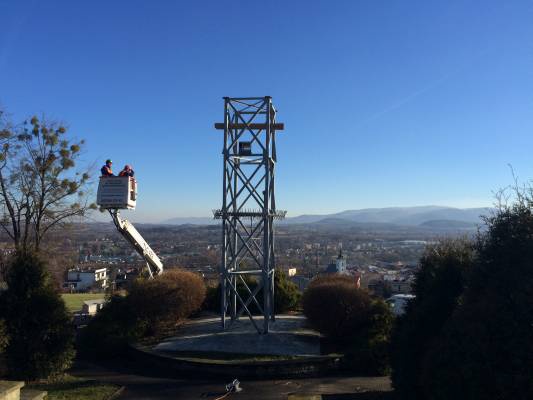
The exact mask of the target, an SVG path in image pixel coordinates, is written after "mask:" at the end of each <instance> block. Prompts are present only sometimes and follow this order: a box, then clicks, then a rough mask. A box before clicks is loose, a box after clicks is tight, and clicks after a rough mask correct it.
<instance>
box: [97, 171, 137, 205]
mask: <svg viewBox="0 0 533 400" xmlns="http://www.w3.org/2000/svg"><path fill="white" fill-rule="evenodd" d="M96 204H98V205H99V206H100V207H102V208H107V209H113V210H135V205H136V204H137V181H136V180H135V178H132V177H128V176H102V177H101V178H100V182H99V184H98V194H97V196H96Z"/></svg>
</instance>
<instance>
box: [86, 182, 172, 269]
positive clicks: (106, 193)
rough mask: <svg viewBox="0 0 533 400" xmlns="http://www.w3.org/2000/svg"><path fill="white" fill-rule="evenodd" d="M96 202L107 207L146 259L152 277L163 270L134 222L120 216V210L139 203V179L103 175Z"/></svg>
mask: <svg viewBox="0 0 533 400" xmlns="http://www.w3.org/2000/svg"><path fill="white" fill-rule="evenodd" d="M96 203H97V204H98V205H99V206H100V207H101V208H103V209H107V211H109V214H110V215H111V218H112V219H113V223H114V224H115V226H116V228H117V230H118V231H119V232H120V234H121V235H122V236H124V238H125V239H126V240H127V241H128V242H129V243H130V244H131V245H132V247H133V248H134V249H135V251H136V252H137V253H138V254H139V255H140V256H141V257H142V258H143V259H144V261H145V262H146V267H147V269H148V274H149V275H150V277H153V276H154V275H159V274H161V273H162V272H163V263H162V262H161V260H160V259H159V257H158V256H157V254H156V253H155V252H154V251H153V250H152V248H151V247H150V246H149V245H148V243H146V240H144V238H143V237H142V236H141V234H140V233H139V231H137V229H135V227H134V226H133V224H132V223H131V222H129V221H128V220H126V219H122V218H121V217H120V211H119V210H123V209H126V210H134V209H135V206H136V203H137V181H136V180H135V179H134V178H132V177H116V176H107V177H101V178H100V182H99V184H98V194H97V198H96Z"/></svg>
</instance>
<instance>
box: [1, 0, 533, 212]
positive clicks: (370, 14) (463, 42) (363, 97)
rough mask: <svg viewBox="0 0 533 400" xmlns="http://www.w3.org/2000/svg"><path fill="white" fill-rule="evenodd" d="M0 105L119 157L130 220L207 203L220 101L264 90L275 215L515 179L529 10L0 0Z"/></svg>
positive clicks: (526, 148)
mask: <svg viewBox="0 0 533 400" xmlns="http://www.w3.org/2000/svg"><path fill="white" fill-rule="evenodd" d="M0 26H1V29H0V104H1V105H2V106H3V107H4V108H6V109H7V110H8V111H9V112H10V113H11V114H12V115H13V117H14V118H15V119H19V120H20V119H22V118H23V117H25V116H27V115H31V114H34V113H38V114H40V113H45V114H46V115H47V116H48V117H50V118H56V119H59V120H62V121H66V122H67V123H68V125H69V126H70V129H71V132H73V133H74V134H75V135H76V136H78V137H80V138H85V139H86V140H87V152H86V154H85V155H84V158H85V160H86V161H87V162H96V163H97V167H99V166H100V165H101V164H102V163H103V160H104V159H105V158H107V157H111V158H113V160H114V161H115V164H117V165H116V166H117V167H118V166H120V164H125V163H126V162H128V163H132V164H133V166H134V167H135V169H136V172H137V175H138V179H139V190H140V193H139V194H140V196H139V205H138V209H137V210H136V211H135V213H134V214H131V215H129V217H130V218H131V219H133V220H137V221H154V222H155V221H160V220H164V219H165V218H170V217H174V216H208V215H210V210H211V209H213V208H218V207H219V206H220V203H221V190H222V189H221V187H222V183H221V176H222V158H221V153H220V152H221V148H222V141H221V139H222V138H221V135H220V132H217V131H214V129H213V123H214V122H215V121H219V120H221V118H222V111H223V102H222V97H223V96H264V95H270V96H273V99H274V103H275V104H276V106H277V108H278V110H279V114H278V116H279V120H280V121H283V122H285V124H286V130H285V131H284V132H283V133H282V134H280V135H279V138H278V156H279V164H278V171H277V177H278V181H277V185H278V186H277V196H278V197H277V203H278V206H279V207H280V208H281V209H287V210H289V214H290V215H293V216H294V215H298V214H302V213H325V212H335V211H341V210H344V209H354V208H364V207H383V206H406V205H423V204H438V205H451V206H458V207H475V206H486V205H490V204H492V192H493V191H494V190H495V189H498V188H500V187H502V186H505V185H507V184H509V183H510V182H511V180H512V179H511V173H510V171H509V168H508V166H507V164H508V163H509V164H512V165H513V167H514V169H515V171H516V173H517V174H518V176H519V178H521V179H522V180H527V179H529V178H533V2H532V1H510V2H503V1H500V0H497V1H496V0H490V1H489V0H479V1H465V0H460V1H448V0H447V1H429V0H420V1H408V0H405V1H400V0H396V1H394V0H388V1H385V0H367V1H310V0H307V1H252V0H246V1H237V0H232V1H220V0H213V1H132V0H128V1H125V0H124V1H83V2H82V1H71V0H69V1H53V0H50V1H46V2H45V1H23V0H20V1H6V0H0Z"/></svg>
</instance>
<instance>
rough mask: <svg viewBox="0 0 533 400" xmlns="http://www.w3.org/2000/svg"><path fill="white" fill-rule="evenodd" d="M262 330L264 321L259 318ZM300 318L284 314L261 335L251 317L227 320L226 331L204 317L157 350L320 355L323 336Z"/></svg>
mask: <svg viewBox="0 0 533 400" xmlns="http://www.w3.org/2000/svg"><path fill="white" fill-rule="evenodd" d="M255 322H256V324H257V326H258V327H259V328H261V327H262V323H263V319H260V318H256V319H255ZM305 322H306V320H305V318H304V317H303V316H299V315H295V316H292V315H281V316H278V317H276V321H275V322H271V323H270V332H269V333H268V334H259V333H258V331H257V329H256V328H255V327H254V325H253V324H252V322H251V321H250V319H249V318H246V317H241V318H240V319H239V320H237V321H234V322H231V321H230V320H229V319H228V320H227V321H226V329H225V330H222V328H221V321H220V318H203V319H199V320H193V321H190V322H188V323H187V324H185V325H184V326H183V327H182V328H180V330H179V335H178V336H175V337H172V338H169V339H166V340H165V341H163V342H161V343H159V344H157V345H156V346H154V347H153V350H154V351H157V352H172V353H174V352H215V353H227V354H250V355H274V356H319V355H320V334H319V333H318V332H316V331H313V330H311V329H309V328H307V327H306V326H305Z"/></svg>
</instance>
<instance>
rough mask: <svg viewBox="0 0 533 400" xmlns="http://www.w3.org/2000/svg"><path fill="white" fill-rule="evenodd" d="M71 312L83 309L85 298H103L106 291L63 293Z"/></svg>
mask: <svg viewBox="0 0 533 400" xmlns="http://www.w3.org/2000/svg"><path fill="white" fill-rule="evenodd" d="M61 296H62V297H63V300H64V301H65V304H66V305H67V308H68V310H69V311H70V312H75V311H79V310H81V306H82V305H83V302H84V301H85V300H95V299H103V298H104V297H105V294H104V293H66V294H62V295H61Z"/></svg>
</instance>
